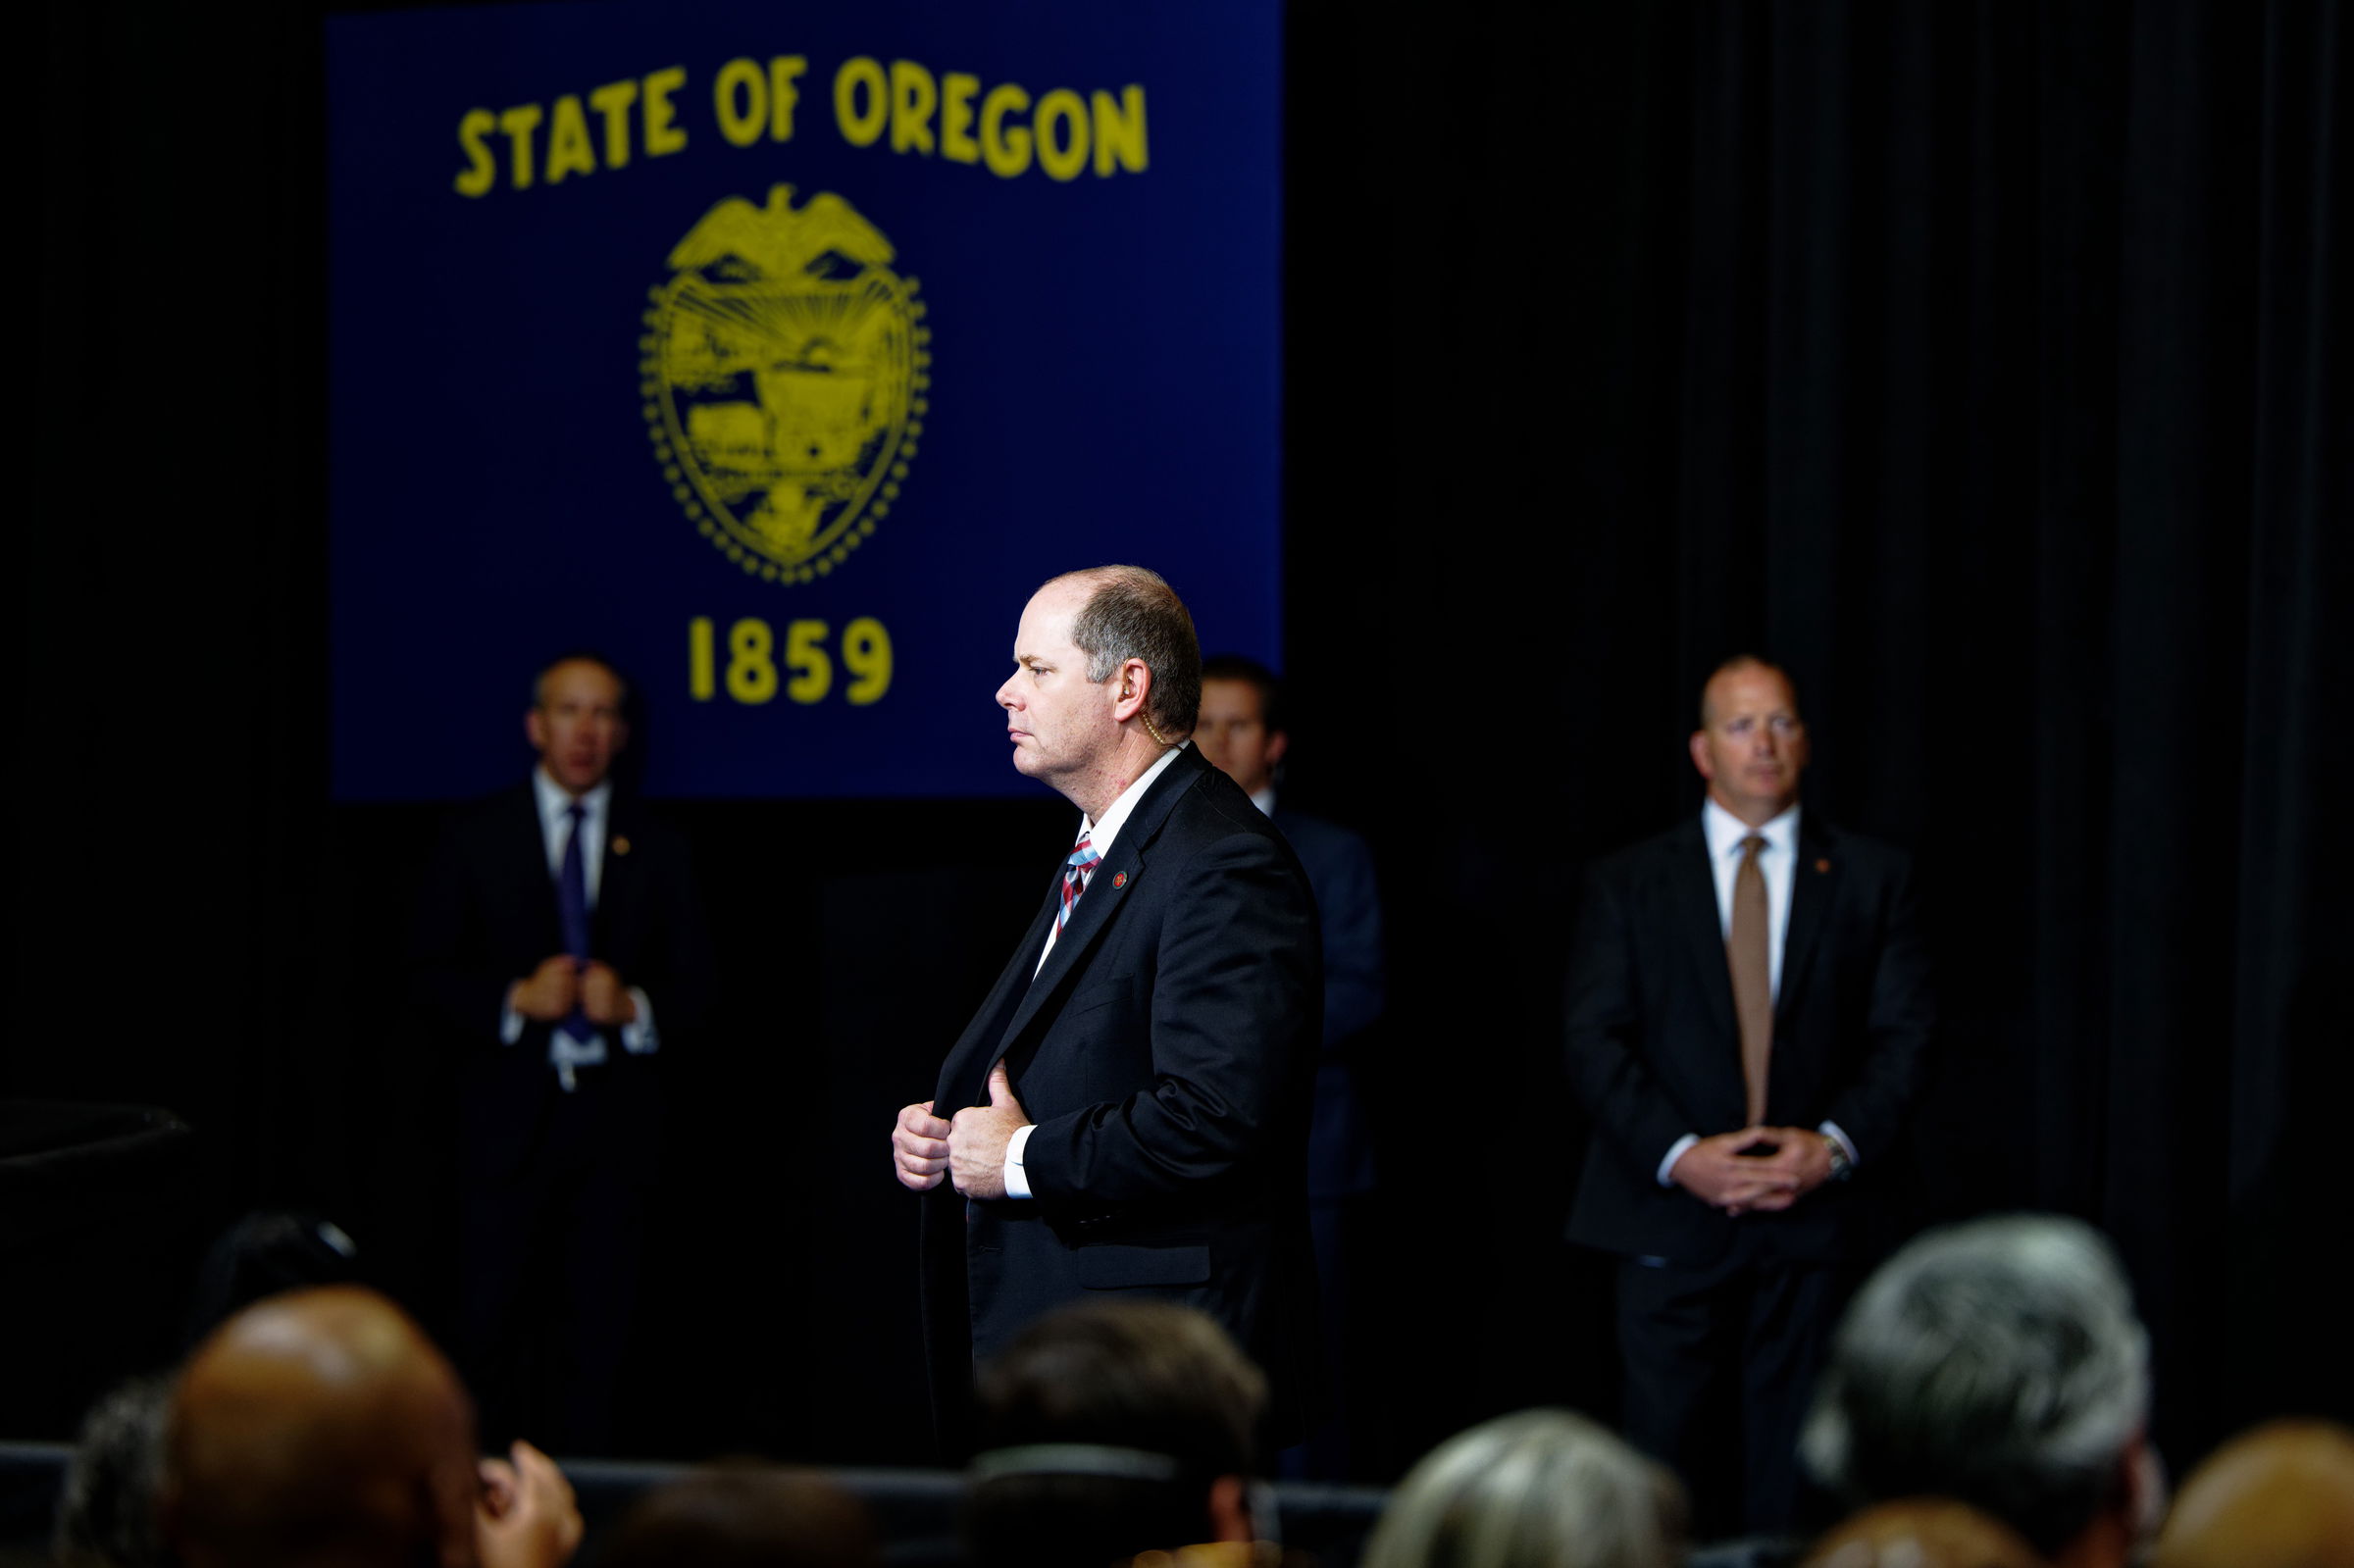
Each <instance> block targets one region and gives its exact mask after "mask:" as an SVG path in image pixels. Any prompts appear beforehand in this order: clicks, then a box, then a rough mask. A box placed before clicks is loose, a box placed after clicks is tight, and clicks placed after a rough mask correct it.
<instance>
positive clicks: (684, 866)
mask: <svg viewBox="0 0 2354 1568" xmlns="http://www.w3.org/2000/svg"><path fill="white" fill-rule="evenodd" d="M412 950H413V952H414V955H415V959H416V994H417V999H418V1001H419V1002H420V1004H421V1005H422V1007H423V1008H424V1010H425V1011H426V1013H427V1014H428V1015H429V1017H430V1018H431V1019H432V1020H433V1021H434V1023H435V1025H436V1027H437V1029H438V1031H439V1032H440V1034H441V1035H442V1037H444V1038H445V1039H446V1040H447V1041H449V1042H450V1043H451V1044H452V1045H453V1046H454V1047H455V1048H456V1050H457V1052H458V1054H459V1057H460V1062H461V1066H460V1072H461V1074H462V1075H463V1088H464V1092H463V1096H462V1099H461V1115H462V1118H463V1127H462V1137H463V1138H464V1140H465V1146H466V1149H467V1153H468V1158H469V1160H470V1162H471V1163H472V1165H473V1174H475V1175H477V1176H483V1175H500V1174H511V1173H512V1171H513V1169H514V1168H515V1167H516V1166H517V1165H519V1164H520V1163H521V1162H522V1161H524V1160H525V1159H526V1158H528V1156H529V1152H530V1150H531V1148H532V1146H533V1142H534V1134H535V1133H536V1131H537V1125H538V1118H539V1117H540V1116H542V1115H543V1114H544V1113H545V1110H546V1107H547V1106H548V1104H549V1103H550V1099H549V1096H550V1095H551V1094H553V1093H555V1092H557V1089H556V1084H555V1074H554V1071H553V1070H552V1069H551V1068H550V1067H549V1066H548V1065H547V1041H548V1035H549V1032H550V1027H551V1026H549V1025H546V1024H539V1023H529V1022H527V1023H526V1025H525V1027H524V1031H523V1036H522V1037H521V1038H520V1039H518V1040H517V1041H516V1042H515V1043H514V1044H512V1045H503V1044H501V1043H500V1042H499V1037H498V1030H499V1019H500V1017H501V1015H502V1013H503V1011H504V1007H505V1000H506V992H507V986H509V985H510V984H511V983H513V982H514V981H517V980H520V979H523V978H524V977H526V976H528V975H530V974H531V973H532V971H533V970H534V969H537V967H538V966H539V963H540V961H541V960H542V959H544V958H546V957H548V956H549V955H550V954H553V953H560V952H562V951H563V950H564V934H563V927H562V922H561V920H560V918H559V916H558V915H557V911H556V883H555V878H554V877H553V876H552V875H551V874H550V873H549V871H548V867H547V848H546V838H545V835H543V834H542V832H541V831H540V826H539V810H538V805H537V799H536V797H535V795H534V793H533V788H532V785H531V784H530V783H529V782H528V781H527V782H526V783H525V784H523V785H522V786H521V787H520V788H516V789H509V790H505V791H502V792H501V793H499V794H497V795H495V796H492V797H491V798H490V799H488V800H486V801H484V802H482V803H481V804H479V805H477V806H475V807H473V808H471V809H469V810H467V811H465V812H464V813H462V814H461V815H460V816H459V817H457V818H456V819H455V820H454V821H453V822H452V823H451V824H450V826H449V830H448V832H447V833H446V834H444V835H443V836H442V840H441V843H440V845H439V847H438V849H437V850H436V852H435V857H434V860H433V862H432V865H431V866H430V868H429V869H428V871H427V874H426V878H425V885H424V890H423V893H422V895H421V896H420V898H419V900H418V910H417V926H416V932H415V935H414V937H413V939H412ZM589 950H590V953H591V954H592V955H593V956H594V957H596V958H599V959H602V960H603V961H604V962H605V963H606V964H608V965H610V966H611V967H612V968H613V970H614V971H615V972H616V973H617V974H619V975H620V976H621V978H622V980H623V982H624V983H625V984H627V985H631V986H639V987H640V988H642V989H643V990H644V991H645V994H646V999H647V1000H648V1001H650V1002H651V1003H652V1004H653V1008H654V1022H655V1027H656V1029H657V1030H658V1031H659V1034H660V1037H661V1040H662V1049H663V1050H664V1051H669V1050H673V1049H675V1048H676V1046H677V1043H678V1041H679V1039H680V1038H681V1037H691V1036H692V1035H693V1034H694V1032H695V1031H696V1030H698V1029H699V1028H701V1027H702V1026H703V1025H704V1024H705V1023H706V1021H707V1020H708V1018H709V1016H710V1013H711V1009H712V1005H713V994H714V990H715V986H714V985H713V981H712V969H711V959H710V945H709V943H708V941H706V939H705V938H704V935H703V929H702V917H701V912H700V908H699V906H698V904H697V902H696V899H695V894H694V886H693V878H692V875H691V870H690V868H689V865H688V852H687V845H686V841H685V839H684V837H683V836H682V835H680V834H679V833H678V832H677V831H676V830H675V829H673V828H671V827H670V826H669V825H668V824H667V823H665V822H663V821H662V820H661V819H660V818H658V817H654V816H651V815H649V814H648V813H647V812H646V811H645V810H644V808H643V807H642V806H641V805H640V803H639V802H638V801H636V800H634V799H632V798H631V797H629V796H628V795H626V794H624V793H623V792H621V791H620V790H618V789H617V790H615V791H614V793H613V796H612V806H611V816H610V819H609V821H608V822H607V824H606V833H605V846H604V859H603V862H602V865H601V869H600V870H599V873H598V883H597V901H596V908H595V910H594V912H593V913H592V914H591V915H590V917H589ZM617 1034H618V1032H614V1033H613V1034H611V1035H608V1037H607V1039H606V1051H607V1061H608V1063H609V1064H610V1066H609V1068H608V1069H607V1071H609V1072H610V1073H611V1075H612V1079H613V1082H614V1084H615V1086H616V1087H617V1088H621V1089H622V1090H623V1092H622V1093H619V1094H616V1095H615V1096H614V1098H615V1099H616V1100H621V1101H626V1102H627V1103H629V1104H632V1105H636V1106H639V1107H640V1108H642V1109H643V1110H644V1111H645V1112H646V1113H647V1116H648V1118H649V1121H650V1119H651V1118H653V1116H654V1113H655V1112H657V1111H658V1101H656V1100H655V1099H654V1097H653V1092H654V1088H655V1080H656V1075H657V1073H658V1064H659V1062H660V1055H659V1053H657V1054H656V1055H653V1056H633V1055H631V1054H630V1053H628V1052H626V1051H624V1050H623V1049H622V1048H621V1042H620V1040H619V1039H618V1038H617V1037H614V1036H615V1035H617Z"/></svg>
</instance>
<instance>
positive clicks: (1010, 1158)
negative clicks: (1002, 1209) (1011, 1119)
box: [1005, 1123, 1037, 1197]
mask: <svg viewBox="0 0 2354 1568" xmlns="http://www.w3.org/2000/svg"><path fill="white" fill-rule="evenodd" d="M1036 1130H1037V1124H1036V1123H1033V1124H1031V1125H1030V1126H1028V1127H1017V1128H1015V1129H1014V1130H1013V1137H1011V1138H1007V1139H1006V1140H1005V1195H1006V1196H1007V1197H1028V1196H1029V1195H1030V1178H1029V1177H1028V1176H1027V1175H1025V1174H1024V1173H1023V1171H1022V1150H1023V1149H1025V1148H1027V1147H1028V1146H1029V1144H1030V1135H1031V1134H1032V1133H1033V1132H1035V1131H1036Z"/></svg>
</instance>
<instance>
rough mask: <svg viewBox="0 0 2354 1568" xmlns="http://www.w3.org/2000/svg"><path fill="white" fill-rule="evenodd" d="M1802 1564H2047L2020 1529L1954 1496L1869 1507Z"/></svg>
mask: <svg viewBox="0 0 2354 1568" xmlns="http://www.w3.org/2000/svg"><path fill="white" fill-rule="evenodd" d="M1799 1568H2043V1559H2042V1558H2041V1557H2038V1556H2036V1555H2035V1550H2034V1548H2033V1547H2032V1546H2029V1545H2028V1544H2027V1543H2025V1542H2023V1541H2021V1540H2020V1538H2019V1532H2017V1531H2016V1530H2013V1529H2012V1528H2011V1527H2010V1526H2009V1525H2006V1524H2004V1523H2003V1522H2002V1521H2001V1520H1999V1519H1996V1518H1993V1517H1991V1516H1990V1515H1987V1514H1983V1513H1980V1512H1979V1511H1978V1510H1977V1509H1975V1508H1972V1507H1971V1506H1970V1504H1968V1503H1966V1502H1956V1501H1954V1500H1953V1499H1952V1498H1950V1497H1906V1498H1904V1499H1902V1500H1901V1501H1897V1502H1883V1503H1879V1504H1877V1505H1875V1506H1873V1507H1869V1508H1867V1509H1865V1510H1864V1511H1863V1512H1862V1513H1860V1514H1857V1515H1856V1516H1855V1517H1853V1518H1851V1519H1848V1520H1846V1521H1844V1522H1843V1523H1841V1524H1839V1525H1838V1526H1836V1527H1835V1528H1833V1529H1832V1530H1830V1531H1828V1532H1827V1533H1825V1534H1824V1536H1823V1537H1822V1539H1821V1540H1819V1541H1817V1542H1816V1543H1815V1548H1814V1549H1813V1550H1812V1551H1810V1552H1808V1553H1807V1555H1806V1558H1805V1560H1804V1561H1802V1562H1801V1563H1800V1564H1799Z"/></svg>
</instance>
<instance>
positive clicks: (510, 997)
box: [498, 981, 523, 1045]
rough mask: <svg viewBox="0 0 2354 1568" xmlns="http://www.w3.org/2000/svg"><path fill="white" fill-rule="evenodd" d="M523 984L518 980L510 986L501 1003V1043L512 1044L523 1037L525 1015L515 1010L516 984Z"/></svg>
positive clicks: (499, 1018) (499, 1024)
mask: <svg viewBox="0 0 2354 1568" xmlns="http://www.w3.org/2000/svg"><path fill="white" fill-rule="evenodd" d="M522 984H523V982H521V981H517V982H515V985H514V986H508V987H507V998H506V1000H505V1001H503V1002H501V1003H500V1004H499V1008H498V1042H499V1043H500V1044H501V1045H512V1044H514V1043H515V1042H516V1041H517V1040H519V1039H521V1038H523V1015H522V1014H521V1013H519V1012H517V1011H515V986H520V985H522Z"/></svg>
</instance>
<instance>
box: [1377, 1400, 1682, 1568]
mask: <svg viewBox="0 0 2354 1568" xmlns="http://www.w3.org/2000/svg"><path fill="white" fill-rule="evenodd" d="M1684 1522H1685V1506H1684V1493H1683V1488H1682V1487H1681V1486H1680V1485H1679V1484H1678V1483H1677V1482H1676V1479H1675V1477H1674V1476H1672V1475H1670V1474H1669V1473H1668V1472H1667V1471H1666V1470H1665V1469H1664V1468H1663V1467H1662V1466H1660V1465H1659V1464H1656V1463H1654V1462H1653V1461H1652V1460H1650V1459H1647V1458H1645V1457H1644V1456H1643V1455H1641V1454H1639V1453H1637V1452H1635V1450H1634V1449H1632V1448H1630V1447H1628V1446H1627V1445H1626V1444H1625V1443H1624V1442H1620V1441H1619V1440H1618V1439H1617V1438H1615V1437H1613V1436H1612V1435H1611V1434H1610V1433H1609V1432H1607V1431H1605V1430H1604V1429H1603V1428H1602V1427H1600V1426H1598V1425H1596V1424H1595V1423H1594V1422H1592V1421H1589V1420H1587V1419H1586V1418H1585V1417H1584V1416H1581V1415H1577V1414H1575V1413H1573V1412H1571V1411H1568V1410H1523V1411H1521V1412H1519V1413H1518V1414H1517V1415H1509V1416H1500V1417H1498V1418H1497V1419H1496V1420H1494V1421H1489V1422H1486V1423H1484V1424H1482V1425H1480V1426H1476V1427H1473V1428H1471V1429H1470V1430H1469V1431H1468V1432H1461V1433H1458V1434H1457V1435H1456V1436H1454V1437H1453V1438H1450V1439H1448V1440H1447V1441H1446V1442H1443V1443H1441V1444H1439V1446H1438V1447H1436V1448H1434V1449H1432V1450H1431V1452H1430V1453H1428V1454H1427V1455H1425V1456H1424V1457H1423V1459H1422V1462H1421V1463H1420V1464H1417V1465H1415V1466H1414V1468H1413V1469H1412V1470H1410V1471H1408V1472H1407V1477H1406V1479H1405V1480H1404V1481H1402V1482H1400V1483H1399V1485H1398V1490H1397V1492H1395V1493H1393V1494H1392V1496H1391V1498H1390V1503H1389V1507H1388V1508H1387V1509H1386V1510H1385V1511H1384V1512H1383V1514H1382V1516H1381V1523H1380V1524H1378V1525H1376V1526H1375V1527H1374V1530H1373V1535H1372V1539H1371V1540H1369V1541H1368V1542H1367V1543H1366V1544H1365V1556H1364V1568H1671V1565H1673V1564H1674V1563H1676V1562H1678V1561H1679V1560H1680V1559H1681V1557H1682V1554H1683V1547H1684V1542H1683V1535H1684Z"/></svg>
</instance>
